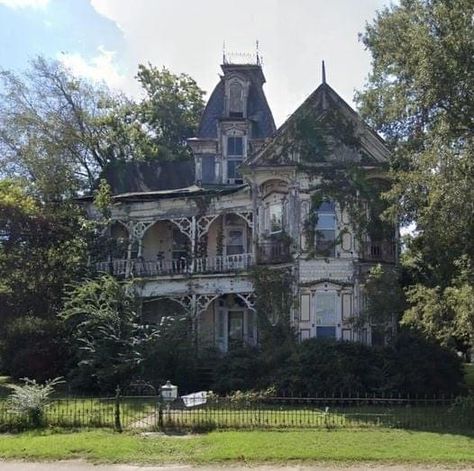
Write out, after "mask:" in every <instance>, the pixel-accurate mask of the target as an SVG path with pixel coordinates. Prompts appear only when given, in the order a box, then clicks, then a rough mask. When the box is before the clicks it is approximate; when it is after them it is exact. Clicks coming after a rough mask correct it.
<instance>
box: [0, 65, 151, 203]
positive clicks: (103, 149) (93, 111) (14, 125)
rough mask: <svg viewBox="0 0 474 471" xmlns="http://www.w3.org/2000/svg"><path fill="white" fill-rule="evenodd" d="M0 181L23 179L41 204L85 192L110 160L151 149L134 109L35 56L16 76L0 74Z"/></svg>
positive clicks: (120, 98)
mask: <svg viewBox="0 0 474 471" xmlns="http://www.w3.org/2000/svg"><path fill="white" fill-rule="evenodd" d="M0 83H1V86H2V87H1V89H0V162H1V163H2V167H3V171H2V172H0V176H5V175H7V176H23V177H26V178H27V179H28V180H29V181H30V182H32V183H34V184H35V186H36V189H37V191H39V192H40V194H41V195H42V197H43V198H48V199H61V198H63V197H64V196H71V195H74V194H75V192H77V191H78V190H90V189H92V188H93V187H94V184H95V181H96V179H97V177H98V176H99V174H100V172H101V170H102V169H103V168H104V167H105V166H106V165H107V164H108V163H109V162H111V161H115V160H130V159H132V158H142V157H143V155H144V154H147V153H148V152H149V151H150V148H152V147H153V145H152V143H151V142H149V141H148V139H147V133H146V132H145V129H144V128H143V126H142V124H141V123H140V122H139V121H138V119H137V109H136V105H135V104H134V103H133V102H131V101H130V100H128V99H126V98H125V97H124V96H121V95H113V94H112V93H111V92H110V90H108V89H107V87H106V86H105V85H93V84H92V83H90V82H88V81H87V80H85V79H81V78H78V77H75V76H73V75H72V73H71V72H70V71H69V70H68V69H67V68H65V67H64V66H63V65H61V63H59V62H57V61H54V60H46V59H45V58H43V57H37V58H36V59H34V60H32V61H31V63H30V68H29V69H28V70H27V71H26V72H25V73H24V74H23V75H22V76H19V75H17V74H15V73H13V72H11V71H6V70H2V71H0Z"/></svg>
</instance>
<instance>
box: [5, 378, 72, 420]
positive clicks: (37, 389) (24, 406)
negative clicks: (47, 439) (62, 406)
mask: <svg viewBox="0 0 474 471" xmlns="http://www.w3.org/2000/svg"><path fill="white" fill-rule="evenodd" d="M23 381H24V383H25V384H23V385H18V384H12V385H11V386H10V388H11V389H12V390H13V392H12V393H11V395H10V396H9V397H8V399H7V404H8V408H9V410H10V411H11V412H13V413H14V414H18V416H19V418H20V421H22V422H24V423H25V424H26V425H27V426H29V427H33V428H39V427H44V426H45V425H46V421H45V416H44V414H45V409H46V407H47V406H48V404H49V403H50V401H51V395H52V394H53V393H54V387H55V386H57V385H58V384H60V383H62V382H63V381H62V379H61V378H55V379H52V380H49V381H46V382H45V383H44V384H39V383H37V382H36V381H35V380H30V379H28V378H24V379H23Z"/></svg>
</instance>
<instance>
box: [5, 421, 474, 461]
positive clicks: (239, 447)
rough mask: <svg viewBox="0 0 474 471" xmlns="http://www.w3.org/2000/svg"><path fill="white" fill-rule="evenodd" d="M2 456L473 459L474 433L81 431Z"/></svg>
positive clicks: (28, 438) (25, 442)
mask: <svg viewBox="0 0 474 471" xmlns="http://www.w3.org/2000/svg"><path fill="white" fill-rule="evenodd" d="M0 458H2V459H28V460H56V459H72V458H84V459H88V460H91V461H94V462H134V463H140V464H145V463H157V464H159V463H175V462H180V463H197V464H205V463H214V462H232V461H234V462H235V461H246V462H254V463H257V462H268V461H270V462H282V461H285V462H287V461H291V460H298V461H323V462H331V461H338V462H341V461H343V462H353V461H359V462H364V461H379V462H396V463H409V462H411V463H413V462H418V463H429V464H433V463H445V464H455V463H464V464H465V463H474V437H468V436H461V435H450V434H438V433H429V432H408V431H401V430H386V429H378V430H337V431H324V430H319V431H314V430H312V431H291V432H289V431H287V432H276V431H271V432H269V431H267V432H261V431H259V432H257V431H252V432H212V433H209V434H207V435H193V436H184V437H176V436H175V437H173V436H171V437H165V436H161V435H158V436H156V435H154V436H147V437H144V436H142V435H138V434H136V435H133V434H116V433H113V432H111V431H105V430H96V431H82V432H77V433H73V432H67V433H54V432H42V433H40V432H35V433H33V432H30V433H23V434H19V435H3V436H2V437H1V439H0Z"/></svg>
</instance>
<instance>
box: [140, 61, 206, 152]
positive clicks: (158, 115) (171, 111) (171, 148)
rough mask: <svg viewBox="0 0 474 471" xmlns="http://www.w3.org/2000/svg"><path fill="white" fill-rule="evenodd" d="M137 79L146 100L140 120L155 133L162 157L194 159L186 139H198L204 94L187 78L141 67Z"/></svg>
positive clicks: (155, 68) (141, 107)
mask: <svg viewBox="0 0 474 471" xmlns="http://www.w3.org/2000/svg"><path fill="white" fill-rule="evenodd" d="M137 79H138V81H139V82H140V84H141V86H142V87H143V89H144V90H145V93H146V98H145V99H144V100H143V101H142V102H141V104H140V113H139V116H140V120H141V122H142V123H143V124H144V125H146V126H147V127H148V128H149V129H150V130H151V131H152V135H153V137H152V141H153V143H154V145H155V146H156V147H157V149H158V157H159V158H164V159H167V160H171V159H182V158H190V157H191V153H190V150H189V148H188V147H187V145H186V139H188V138H190V137H193V136H195V135H196V132H197V128H198V125H199V119H200V117H201V114H202V112H203V110H204V101H203V95H204V92H203V91H202V90H201V89H200V88H199V87H198V85H197V84H196V82H195V81H194V80H193V79H192V78H191V77H190V76H189V75H186V74H180V75H175V74H173V73H172V72H170V71H169V70H168V69H166V68H165V67H163V68H162V69H159V68H157V67H154V66H152V65H151V64H148V66H145V65H140V66H139V68H138V75H137Z"/></svg>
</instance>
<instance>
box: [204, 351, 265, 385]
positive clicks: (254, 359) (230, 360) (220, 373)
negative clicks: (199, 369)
mask: <svg viewBox="0 0 474 471" xmlns="http://www.w3.org/2000/svg"><path fill="white" fill-rule="evenodd" d="M264 368H265V365H264V364H263V362H262V359H261V354H260V351H259V350H257V349H255V348H249V347H247V348H239V349H234V350H231V351H230V352H229V353H227V354H226V355H225V356H223V357H222V358H221V359H220V361H219V362H218V364H217V367H216V369H215V381H214V383H213V384H212V387H211V389H212V390H213V391H216V392H218V393H226V392H231V391H246V390H249V389H255V388H258V387H259V380H260V379H261V378H262V376H263V375H264V373H265V370H264Z"/></svg>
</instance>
